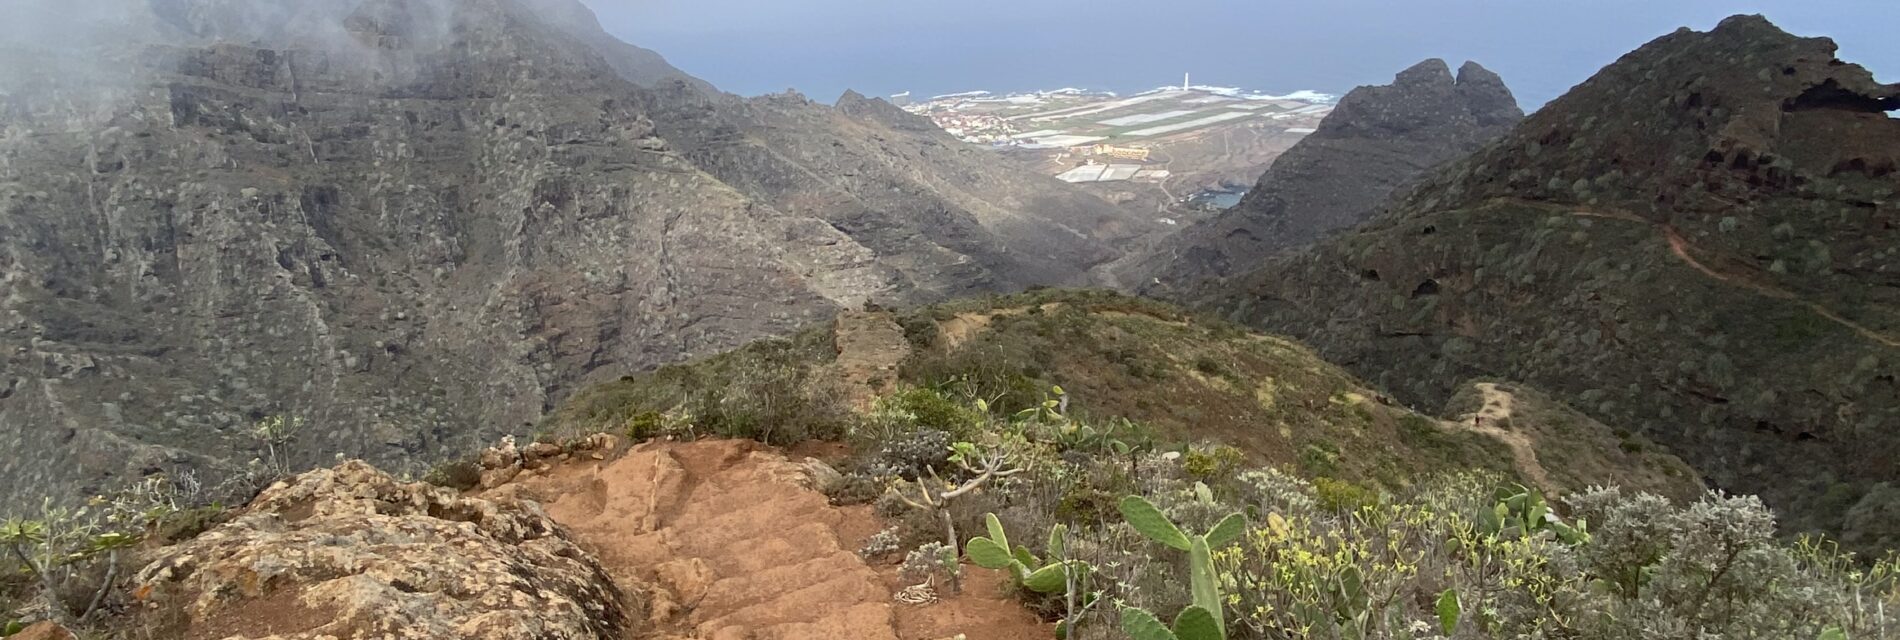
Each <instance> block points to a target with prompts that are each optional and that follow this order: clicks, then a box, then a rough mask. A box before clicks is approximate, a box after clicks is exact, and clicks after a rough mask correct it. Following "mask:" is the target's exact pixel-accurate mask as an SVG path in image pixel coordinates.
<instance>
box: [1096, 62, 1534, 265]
mask: <svg viewBox="0 0 1900 640" xmlns="http://www.w3.org/2000/svg"><path fill="white" fill-rule="evenodd" d="M1523 116H1524V113H1523V111H1522V110H1520V109H1519V108H1518V106H1517V101H1516V100H1515V99H1514V98H1512V97H1511V92H1510V90H1509V89H1507V88H1505V86H1504V81H1503V80H1502V79H1500V78H1499V77H1498V75H1497V74H1495V73H1492V72H1491V71H1490V70H1488V69H1485V68H1484V67H1482V66H1479V65H1478V64H1477V63H1474V62H1467V63H1465V65H1464V67H1462V68H1461V69H1459V72H1458V76H1457V77H1455V78H1454V77H1453V76H1452V73H1451V68H1450V67H1449V66H1448V65H1446V64H1445V61H1444V60H1439V59H1437V58H1433V59H1430V60H1426V61H1424V62H1420V63H1418V64H1416V65H1413V66H1412V67H1411V68H1408V69H1406V70H1404V71H1401V72H1399V73H1398V75H1397V76H1396V77H1394V78H1393V81H1392V84H1389V85H1375V86H1363V87H1359V88H1356V89H1353V90H1352V92H1350V93H1347V94H1346V96H1345V97H1344V98H1342V99H1341V100H1340V101H1339V106H1338V108H1337V109H1335V110H1334V111H1333V113H1332V114H1331V115H1329V116H1327V117H1326V119H1325V120H1324V121H1322V122H1321V123H1320V125H1319V130H1318V131H1317V132H1315V133H1313V134H1312V135H1309V136H1307V137H1306V139H1305V140H1301V141H1300V143H1299V144H1297V145H1294V147H1293V148H1292V149H1290V150H1288V151H1287V153H1286V154H1285V155H1283V156H1281V157H1280V158H1279V159H1278V160H1275V161H1274V164H1273V166H1272V167H1271V168H1269V169H1268V170H1267V172H1266V173H1265V174H1264V175H1262V176H1261V177H1260V180H1259V182H1258V183H1256V184H1255V185H1254V188H1253V189H1251V190H1250V191H1248V193H1247V195H1246V197H1245V198H1243V199H1242V200H1241V202H1240V204H1238V205H1236V206H1235V207H1233V208H1232V209H1229V210H1227V211H1224V212H1222V213H1221V214H1219V215H1217V216H1215V217H1213V218H1211V219H1208V220H1204V221H1201V222H1198V223H1196V224H1193V225H1190V226H1188V227H1186V228H1183V229H1182V230H1181V231H1180V232H1178V233H1176V234H1175V235H1174V236H1173V237H1170V238H1168V239H1166V240H1165V241H1163V242H1161V243H1159V244H1158V246H1157V248H1156V249H1154V250H1152V251H1150V252H1147V253H1144V254H1139V255H1136V256H1134V257H1132V258H1130V259H1128V260H1125V261H1124V263H1123V264H1121V265H1118V269H1117V271H1118V272H1119V275H1120V276H1121V277H1122V278H1123V280H1124V281H1132V282H1140V283H1144V284H1142V285H1140V286H1141V287H1142V288H1143V290H1144V291H1145V292H1147V293H1150V294H1155V295H1180V294H1182V293H1183V292H1184V288H1185V287H1189V286H1191V285H1192V284H1193V283H1195V282H1198V281H1201V280H1204V279H1209V278H1221V277H1226V276H1229V275H1233V274H1236V273H1241V272H1244V271H1246V270H1248V269H1251V268H1253V267H1255V266H1257V265H1258V263H1259V261H1260V260H1261V259H1262V258H1264V257H1266V256H1267V255H1269V254H1271V253H1273V252H1275V251H1279V250H1283V249H1287V248H1290V247H1295V246H1299V245H1302V244H1306V243H1309V242H1312V241H1314V240H1316V239H1318V238H1320V237H1321V236H1323V235H1324V234H1326V233H1328V232H1330V231H1333V230H1336V229H1340V228H1343V227H1348V226H1351V225H1353V224H1357V223H1359V222H1361V221H1364V220H1365V219H1366V218H1367V217H1368V216H1370V215H1371V214H1372V212H1373V209H1374V207H1376V206H1377V205H1378V204H1379V203H1380V202H1381V201H1383V200H1384V199H1385V198H1386V196H1387V195H1389V194H1390V193H1392V191H1393V190H1395V189H1397V188H1398V187H1399V186H1400V185H1401V184H1403V183H1405V182H1406V181H1409V180H1411V179H1413V178H1415V177H1417V176H1418V175H1420V174H1421V173H1423V172H1425V170H1427V169H1430V168H1433V167H1436V166H1438V165H1439V164H1441V163H1445V162H1450V161H1452V160H1455V159H1457V158H1459V157H1462V156H1463V155H1464V154H1466V153H1469V152H1471V151H1472V150H1474V149H1477V148H1479V147H1481V146H1482V145H1483V144H1484V143H1485V142H1488V141H1490V140H1491V139H1493V138H1496V137H1497V136H1500V135H1503V134H1504V132H1505V131H1507V130H1508V129H1509V128H1510V126H1511V125H1513V124H1514V123H1516V122H1517V121H1518V120H1520V119H1522V118H1523Z"/></svg>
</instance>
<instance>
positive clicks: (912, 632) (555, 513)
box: [495, 440, 1050, 640]
mask: <svg viewBox="0 0 1900 640" xmlns="http://www.w3.org/2000/svg"><path fill="white" fill-rule="evenodd" d="M806 484H807V481H806V478H805V475H804V473H803V472H802V471H801V469H800V467H799V465H798V464H796V463H793V462H791V461H790V460H787V459H786V457H785V456H784V455H782V454H781V453H779V452H778V451H777V450H775V449H772V448H769V447H765V446H763V445H759V444H757V443H754V442H750V441H733V440H708V441H699V442H691V443H677V442H649V443H645V444H641V445H638V446H635V447H633V448H631V449H630V450H628V451H627V452H626V453H625V454H624V455H621V456H619V457H617V458H611V459H609V460H606V461H592V460H576V461H571V462H567V463H564V464H561V465H559V466H556V467H553V468H551V469H549V470H547V471H544V472H539V473H534V474H529V475H528V476H527V477H525V478H523V479H519V480H517V481H516V482H515V483H514V484H511V485H507V486H504V487H501V488H499V489H496V490H495V491H520V492H524V493H526V494H528V495H529V496H532V497H536V498H539V499H541V500H542V502H543V504H544V505H546V507H547V510H548V514H549V515H550V516H552V517H553V518H554V519H555V520H556V521H558V522H560V523H561V524H563V525H565V526H567V527H568V528H569V529H570V530H572V531H573V533H574V535H575V537H576V538H577V539H578V540H579V541H580V543H581V545H582V546H584V547H586V548H588V549H589V550H591V551H593V552H594V553H595V554H596V555H598V556H599V557H600V559H601V561H602V563H603V564H605V565H606V567H607V570H608V572H609V573H610V574H611V575H612V576H613V577H614V580H615V581H616V582H617V583H619V585H620V586H621V588H622V590H623V591H625V592H627V593H629V594H630V595H631V594H639V593H644V594H646V599H647V600H648V601H649V603H650V605H651V606H650V612H649V614H648V619H649V622H650V623H651V626H652V628H653V629H655V630H656V631H654V632H651V633H648V634H646V635H642V636H637V637H640V638H652V639H656V640H686V639H703V640H820V639H824V640H831V639H844V638H849V639H853V640H939V639H942V638H951V637H955V636H957V635H958V634H963V635H965V636H966V637H967V638H970V639H971V640H976V639H982V640H1017V639H1021V640H1032V639H1033V640H1040V639H1042V638H1047V637H1049V635H1050V628H1049V626H1048V625H1047V624H1045V623H1043V622H1041V621H1039V620H1037V619H1036V618H1035V616H1033V615H1031V614H1030V613H1029V612H1028V611H1026V610H1024V609H1023V608H1022V607H1021V606H1020V605H1018V604H1016V603H1015V602H1012V601H1009V600H1008V599H1006V598H1005V597H1003V596H1002V595H1000V594H1001V592H1002V582H1001V581H1002V580H1003V579H1004V577H1003V576H1001V575H1000V574H996V573H991V572H984V571H981V570H977V569H974V568H970V569H966V570H968V571H971V574H970V575H972V576H973V579H972V580H969V581H968V582H969V584H968V585H967V586H966V588H965V593H964V594H962V595H961V596H957V597H954V598H946V599H943V600H940V601H938V602H935V603H932V604H928V605H924V606H910V605H904V604H899V603H897V602H895V601H894V600H893V595H894V594H895V593H896V592H897V590H899V589H901V588H903V587H904V586H905V585H901V584H898V583H899V582H900V580H899V579H898V577H897V568H896V567H895V566H890V565H884V566H878V567H873V566H871V565H869V564H866V562H865V561H864V560H863V559H862V558H860V557H859V556H858V554H857V553H856V550H857V549H858V548H859V547H860V546H862V545H863V543H864V541H865V540H866V539H868V538H869V537H871V536H872V535H874V534H875V533H877V532H878V531H879V530H881V529H882V528H883V526H884V524H883V523H882V522H880V521H879V520H878V519H877V517H876V516H875V515H874V514H872V513H871V510H870V507H868V506H855V507H838V506H833V505H832V504H831V503H830V501H829V500H828V499H827V498H826V497H825V496H824V494H823V493H820V492H819V491H816V490H814V489H811V488H809V487H807V486H806Z"/></svg>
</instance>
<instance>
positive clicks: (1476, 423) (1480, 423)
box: [1471, 416, 1484, 429]
mask: <svg viewBox="0 0 1900 640" xmlns="http://www.w3.org/2000/svg"><path fill="white" fill-rule="evenodd" d="M1471 428H1473V429H1483V428H1484V416H1471Z"/></svg>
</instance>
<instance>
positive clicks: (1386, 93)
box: [1316, 58, 1524, 138]
mask: <svg viewBox="0 0 1900 640" xmlns="http://www.w3.org/2000/svg"><path fill="white" fill-rule="evenodd" d="M1522 117H1524V112H1523V110H1521V109H1519V108H1518V106H1517V100H1516V99H1515V98H1513V97H1512V96H1511V91H1510V90H1509V89H1507V88H1505V87H1504V80H1503V79H1502V78H1499V77H1498V75H1497V74H1495V73H1492V72H1491V71H1490V70H1488V69H1485V68H1484V67H1482V66H1479V65H1478V64H1477V63H1474V62H1467V63H1465V65H1464V67H1462V68H1461V69H1459V72H1458V76H1457V77H1455V78H1454V77H1453V76H1452V74H1451V67H1450V66H1448V65H1446V64H1445V61H1444V60H1440V59H1438V58H1432V59H1429V60H1426V61H1424V62H1420V63H1418V64H1416V65H1412V67H1411V68H1408V69H1406V70H1404V71H1401V72H1399V74H1398V75H1397V76H1396V77H1394V78H1393V80H1392V84H1389V85H1371V86H1362V87H1358V88H1356V89H1353V90H1352V91H1351V92H1348V93H1347V94H1346V96H1345V97H1344V98H1341V99H1340V100H1339V107H1338V108H1337V109H1335V110H1334V111H1333V113H1332V115H1330V116H1327V118H1326V120H1325V121H1324V122H1322V123H1320V127H1319V128H1320V132H1319V134H1316V135H1325V136H1330V137H1348V136H1350V137H1363V138H1395V137H1419V136H1440V137H1469V136H1472V135H1474V132H1475V131H1476V130H1477V129H1479V128H1489V127H1500V126H1508V125H1510V124H1513V123H1515V122H1516V121H1517V120H1518V119H1520V118H1522ZM1490 133H1492V134H1496V133H1502V131H1494V132H1490Z"/></svg>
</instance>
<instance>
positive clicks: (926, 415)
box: [886, 387, 985, 437]
mask: <svg viewBox="0 0 1900 640" xmlns="http://www.w3.org/2000/svg"><path fill="white" fill-rule="evenodd" d="M886 402H889V403H890V404H891V405H892V406H893V407H894V408H896V409H897V410H899V411H902V412H904V413H907V414H909V415H910V416H911V418H912V419H913V421H914V422H915V423H916V425H917V426H918V427H923V428H928V429H936V430H939V431H943V432H946V433H949V434H952V435H954V436H958V437H963V436H967V435H970V434H971V432H972V431H973V430H975V429H976V428H977V427H978V426H979V425H981V424H983V421H984V419H985V416H984V415H983V414H982V413H979V412H977V410H976V409H975V408H973V407H972V406H971V403H969V402H958V401H956V400H952V399H950V398H948V397H945V396H944V394H943V393H941V392H939V391H937V390H936V389H930V388H926V387H910V388H907V389H904V390H902V391H899V392H898V393H897V394H896V395H893V396H891V397H890V398H888V399H886Z"/></svg>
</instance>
